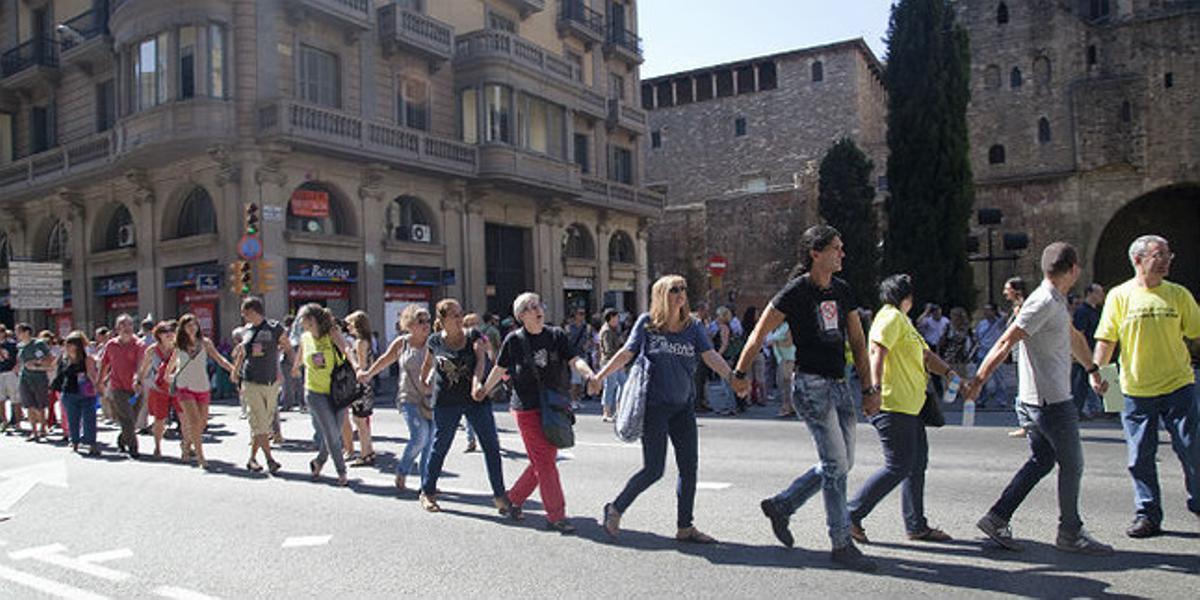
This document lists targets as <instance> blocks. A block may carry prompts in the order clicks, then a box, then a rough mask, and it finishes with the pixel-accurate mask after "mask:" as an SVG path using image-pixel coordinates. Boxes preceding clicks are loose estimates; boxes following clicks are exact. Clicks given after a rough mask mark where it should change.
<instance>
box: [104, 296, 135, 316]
mask: <svg viewBox="0 0 1200 600" xmlns="http://www.w3.org/2000/svg"><path fill="white" fill-rule="evenodd" d="M104 308H105V309H107V310H108V312H117V311H125V310H137V309H138V297H137V294H133V295H129V296H110V297H109V298H108V299H106V300H105V301H104Z"/></svg>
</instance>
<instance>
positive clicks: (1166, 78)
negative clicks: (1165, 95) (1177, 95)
mask: <svg viewBox="0 0 1200 600" xmlns="http://www.w3.org/2000/svg"><path fill="white" fill-rule="evenodd" d="M1163 87H1165V88H1167V89H1171V88H1173V87H1175V74H1174V73H1170V72H1168V73H1167V74H1165V75H1163Z"/></svg>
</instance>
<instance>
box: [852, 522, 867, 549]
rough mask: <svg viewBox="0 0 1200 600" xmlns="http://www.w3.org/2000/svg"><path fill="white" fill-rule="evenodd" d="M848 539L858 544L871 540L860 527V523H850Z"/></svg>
mask: <svg viewBox="0 0 1200 600" xmlns="http://www.w3.org/2000/svg"><path fill="white" fill-rule="evenodd" d="M850 539H852V540H854V541H856V542H858V543H860V544H870V543H871V540H870V539H869V538H868V537H867V530H866V529H863V528H862V525H859V524H857V523H851V524H850Z"/></svg>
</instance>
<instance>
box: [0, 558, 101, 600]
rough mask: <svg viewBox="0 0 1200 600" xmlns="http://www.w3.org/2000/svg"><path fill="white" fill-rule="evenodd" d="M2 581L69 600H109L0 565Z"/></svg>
mask: <svg viewBox="0 0 1200 600" xmlns="http://www.w3.org/2000/svg"><path fill="white" fill-rule="evenodd" d="M0 579H4V580H7V581H11V582H13V583H15V584H17V585H23V586H25V587H27V588H32V589H34V590H36V591H38V592H41V593H43V594H49V595H51V596H58V597H59V598H67V600H108V598H107V597H106V596H101V595H99V594H93V593H92V592H89V591H87V590H81V589H79V588H77V587H71V586H69V585H67V584H65V583H59V582H57V581H51V580H49V579H42V578H41V577H38V576H37V575H30V574H29V573H25V572H23V571H17V570H16V569H10V568H8V567H6V566H4V565H0Z"/></svg>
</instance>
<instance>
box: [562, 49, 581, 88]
mask: <svg viewBox="0 0 1200 600" xmlns="http://www.w3.org/2000/svg"><path fill="white" fill-rule="evenodd" d="M566 56H567V62H569V63H571V75H572V76H573V77H574V78H575V81H583V56H582V55H580V54H579V53H578V52H575V51H573V50H567V51H566Z"/></svg>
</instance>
